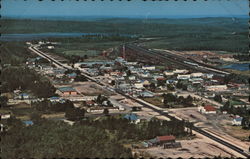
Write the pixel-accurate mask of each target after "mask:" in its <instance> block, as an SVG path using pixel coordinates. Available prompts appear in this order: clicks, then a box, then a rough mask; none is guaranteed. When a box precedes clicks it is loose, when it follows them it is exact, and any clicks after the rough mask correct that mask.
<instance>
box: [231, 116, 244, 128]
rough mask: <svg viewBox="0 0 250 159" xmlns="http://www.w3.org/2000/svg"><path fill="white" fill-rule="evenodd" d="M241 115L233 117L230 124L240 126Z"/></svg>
mask: <svg viewBox="0 0 250 159" xmlns="http://www.w3.org/2000/svg"><path fill="white" fill-rule="evenodd" d="M242 119H243V118H242V117H235V118H234V119H233V121H232V125H234V126H240V125H241V123H242Z"/></svg>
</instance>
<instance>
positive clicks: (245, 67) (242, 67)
mask: <svg viewBox="0 0 250 159" xmlns="http://www.w3.org/2000/svg"><path fill="white" fill-rule="evenodd" d="M249 65H250V63H239V64H238V63H236V64H230V65H225V66H222V68H225V69H233V70H238V71H247V70H249Z"/></svg>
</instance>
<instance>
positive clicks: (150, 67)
mask: <svg viewBox="0 0 250 159" xmlns="http://www.w3.org/2000/svg"><path fill="white" fill-rule="evenodd" d="M142 69H143V70H149V71H153V70H155V66H142Z"/></svg>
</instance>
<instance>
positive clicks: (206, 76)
mask: <svg viewBox="0 0 250 159" xmlns="http://www.w3.org/2000/svg"><path fill="white" fill-rule="evenodd" d="M213 76H214V75H213V74H203V77H204V78H207V79H212V78H213Z"/></svg>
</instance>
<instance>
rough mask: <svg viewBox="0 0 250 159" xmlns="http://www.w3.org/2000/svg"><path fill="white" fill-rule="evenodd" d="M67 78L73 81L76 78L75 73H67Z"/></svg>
mask: <svg viewBox="0 0 250 159" xmlns="http://www.w3.org/2000/svg"><path fill="white" fill-rule="evenodd" d="M67 77H68V78H71V79H74V78H76V73H75V72H73V73H69V74H67Z"/></svg>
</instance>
